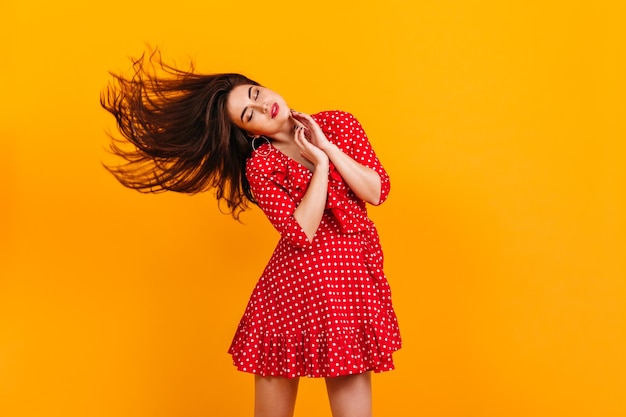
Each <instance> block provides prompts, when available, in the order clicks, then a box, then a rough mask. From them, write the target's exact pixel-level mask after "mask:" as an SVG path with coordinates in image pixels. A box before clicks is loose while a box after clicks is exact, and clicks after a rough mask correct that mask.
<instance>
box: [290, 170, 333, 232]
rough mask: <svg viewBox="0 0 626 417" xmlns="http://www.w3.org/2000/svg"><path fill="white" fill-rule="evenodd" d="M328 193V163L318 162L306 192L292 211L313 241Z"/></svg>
mask: <svg viewBox="0 0 626 417" xmlns="http://www.w3.org/2000/svg"><path fill="white" fill-rule="evenodd" d="M327 194H328V164H327V163H326V164H320V165H318V166H317V167H315V171H314V172H313V176H312V177H311V182H310V183H309V187H308V188H307V191H306V194H305V195H304V197H303V198H302V201H300V204H299V205H298V207H297V208H296V210H295V211H294V213H293V216H294V218H295V219H296V221H297V222H298V224H299V225H300V227H302V230H304V233H305V234H306V236H307V237H308V238H309V241H313V237H314V236H315V232H317V228H318V227H319V225H320V222H321V221H322V216H323V215H324V208H325V207H326V196H327Z"/></svg>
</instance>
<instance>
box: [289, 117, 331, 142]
mask: <svg viewBox="0 0 626 417" xmlns="http://www.w3.org/2000/svg"><path fill="white" fill-rule="evenodd" d="M291 116H292V117H293V118H294V120H296V121H297V122H298V123H300V124H301V125H302V126H304V129H305V136H306V138H307V139H308V140H309V141H310V142H311V143H312V144H313V145H315V146H317V147H318V148H320V149H321V150H323V151H324V152H325V150H326V148H327V147H328V146H330V145H331V143H330V141H329V140H328V138H327V137H326V135H325V134H324V132H322V128H320V126H319V125H318V124H317V122H316V121H315V120H313V118H312V117H311V116H309V115H308V114H304V113H300V112H297V111H295V110H291Z"/></svg>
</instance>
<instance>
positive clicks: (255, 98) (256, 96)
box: [248, 88, 261, 121]
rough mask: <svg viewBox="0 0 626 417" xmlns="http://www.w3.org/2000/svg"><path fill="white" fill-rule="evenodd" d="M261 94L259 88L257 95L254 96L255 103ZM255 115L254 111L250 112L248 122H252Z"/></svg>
mask: <svg viewBox="0 0 626 417" xmlns="http://www.w3.org/2000/svg"><path fill="white" fill-rule="evenodd" d="M260 92H261V90H260V89H258V88H257V90H256V94H255V95H254V101H256V100H257V99H258V98H259V93H260ZM253 114H254V110H250V116H248V121H250V120H252V115H253Z"/></svg>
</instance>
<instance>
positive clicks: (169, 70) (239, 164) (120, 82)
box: [100, 50, 258, 219]
mask: <svg viewBox="0 0 626 417" xmlns="http://www.w3.org/2000/svg"><path fill="white" fill-rule="evenodd" d="M131 61H132V63H133V65H132V70H133V71H132V75H131V76H130V77H124V76H123V75H120V74H114V73H111V75H112V76H113V77H114V80H113V81H114V82H113V83H110V84H109V85H108V86H107V87H106V88H105V89H104V90H103V91H102V92H101V94H100V104H101V106H102V107H104V109H106V110H107V111H108V112H110V113H111V114H113V116H115V120H116V121H117V127H118V129H119V132H120V133H121V135H122V138H118V137H115V136H114V135H112V134H109V136H110V137H111V139H112V141H111V143H110V150H111V151H112V152H113V153H114V154H116V155H117V156H120V157H122V158H123V159H124V161H125V162H124V163H123V164H121V165H106V164H105V165H104V167H105V168H106V169H107V170H108V171H109V172H110V173H111V174H113V175H114V176H115V178H117V179H118V180H119V182H120V183H122V184H123V185H124V186H126V187H129V188H132V189H135V190H137V191H140V192H144V193H158V192H163V191H175V192H179V193H187V194H195V193H199V192H202V191H207V190H211V189H212V190H214V191H215V197H216V198H217V199H218V202H220V201H222V200H223V201H225V202H226V205H227V207H228V212H229V213H231V214H232V215H233V217H235V218H236V219H238V218H239V214H240V213H241V212H243V211H244V210H245V209H246V208H247V207H248V203H250V202H252V203H256V201H255V199H254V196H253V195H252V193H251V191H250V185H249V184H248V181H247V180H246V176H245V162H246V159H247V158H248V157H249V156H250V154H251V147H250V139H249V138H248V137H247V135H246V134H245V132H243V131H242V130H241V129H240V128H239V127H237V126H235V125H234V124H233V122H232V121H231V120H230V118H229V117H228V114H227V112H226V100H227V98H228V94H229V93H230V91H231V90H232V89H233V88H234V87H236V86H238V85H241V84H253V85H258V83H257V82H255V81H252V80H250V79H249V78H247V77H245V76H243V75H241V74H210V75H205V74H197V73H195V72H194V65H193V63H190V68H189V69H188V70H181V69H178V68H176V67H174V66H171V65H168V64H166V63H164V62H163V60H162V58H161V54H160V52H159V51H158V50H153V51H152V52H150V53H149V54H148V55H147V56H146V54H145V53H144V54H143V55H142V56H141V57H139V58H137V59H134V58H131ZM159 71H162V72H163V74H162V75H160V74H158V72H159ZM129 145H131V146H129Z"/></svg>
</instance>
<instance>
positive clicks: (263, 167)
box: [246, 143, 279, 175]
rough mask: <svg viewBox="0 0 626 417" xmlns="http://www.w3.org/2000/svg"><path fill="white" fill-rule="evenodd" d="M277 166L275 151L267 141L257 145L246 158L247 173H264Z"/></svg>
mask: <svg viewBox="0 0 626 417" xmlns="http://www.w3.org/2000/svg"><path fill="white" fill-rule="evenodd" d="M277 166H279V164H277V161H276V152H274V149H273V148H272V146H271V145H270V144H269V143H264V144H263V145H261V146H259V147H258V148H257V150H256V151H254V152H252V154H251V155H250V156H249V157H248V159H247V160H246V174H247V175H264V174H269V173H271V172H273V171H274V170H275V169H276V167H277Z"/></svg>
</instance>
